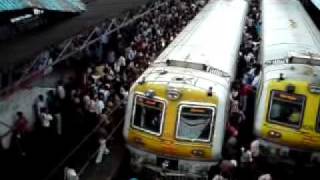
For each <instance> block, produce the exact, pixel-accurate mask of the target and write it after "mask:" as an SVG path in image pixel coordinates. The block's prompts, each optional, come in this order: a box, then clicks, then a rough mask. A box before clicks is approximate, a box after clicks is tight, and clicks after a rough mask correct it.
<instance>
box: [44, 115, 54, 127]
mask: <svg viewBox="0 0 320 180" xmlns="http://www.w3.org/2000/svg"><path fill="white" fill-rule="evenodd" d="M41 120H42V126H43V127H50V121H52V120H53V117H52V115H51V114H47V113H41Z"/></svg>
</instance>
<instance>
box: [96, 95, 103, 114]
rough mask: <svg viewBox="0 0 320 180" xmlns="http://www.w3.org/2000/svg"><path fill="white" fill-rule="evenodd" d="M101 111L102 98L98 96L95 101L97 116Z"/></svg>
mask: <svg viewBox="0 0 320 180" xmlns="http://www.w3.org/2000/svg"><path fill="white" fill-rule="evenodd" d="M103 109H104V102H103V97H101V96H100V97H98V99H97V100H96V111H97V114H101V113H102V110H103Z"/></svg>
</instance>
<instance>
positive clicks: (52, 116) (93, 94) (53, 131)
mask: <svg viewBox="0 0 320 180" xmlns="http://www.w3.org/2000/svg"><path fill="white" fill-rule="evenodd" d="M205 4H206V0H200V1H199V0H179V1H175V0H168V1H155V6H154V7H158V8H155V9H154V10H152V11H150V12H149V13H147V14H145V15H144V16H143V17H142V18H139V19H137V20H136V21H135V22H134V23H132V24H129V25H128V26H126V27H124V28H122V29H118V30H117V31H115V32H113V33H111V34H109V32H108V31H107V30H106V29H107V28H108V24H107V23H103V24H102V25H101V26H96V27H95V28H94V33H93V38H99V42H97V43H95V44H91V45H89V46H88V47H87V48H85V49H84V50H83V51H82V52H80V53H79V54H77V55H75V56H74V57H71V58H72V60H73V61H70V63H71V67H73V68H74V73H73V75H72V76H70V77H68V78H67V79H61V80H59V81H58V82H57V85H56V87H55V89H52V90H49V91H48V92H47V94H39V96H38V98H37V99H36V100H35V105H34V107H33V108H34V113H35V117H36V121H35V124H34V125H33V124H30V123H29V122H30V121H28V120H27V119H26V117H25V116H24V114H23V112H17V120H16V123H15V126H14V128H13V129H14V136H13V141H12V147H11V148H12V149H16V150H17V152H19V155H21V156H28V154H29V153H32V152H30V151H31V149H30V148H29V147H30V146H29V145H28V143H29V141H30V134H34V132H36V133H37V136H39V137H40V138H37V140H38V143H41V145H42V146H43V147H44V148H54V147H52V145H51V144H52V142H53V141H55V140H56V139H57V137H65V136H72V137H74V138H75V139H77V138H78V139H79V138H82V137H83V135H85V134H87V133H90V132H91V131H92V130H93V129H94V130H95V128H96V127H98V129H97V130H96V131H95V134H96V136H97V139H96V140H95V141H96V144H97V145H96V147H97V149H98V151H97V152H98V153H97V156H96V159H95V163H97V164H99V163H101V162H102V159H103V155H104V154H109V153H110V150H109V149H108V144H107V136H108V134H109V133H110V131H112V123H113V122H114V121H117V120H119V119H120V118H121V117H119V116H120V114H121V113H119V114H117V115H115V116H114V117H113V118H111V116H110V114H111V113H112V112H113V111H114V110H115V109H117V107H123V105H124V104H125V103H126V99H127V96H128V90H129V88H130V86H131V84H132V83H133V82H134V81H135V80H136V79H137V78H138V77H139V75H140V74H141V73H142V72H143V71H144V70H145V69H146V68H147V67H148V66H149V64H150V63H151V62H152V61H153V60H155V58H156V57H157V56H158V55H159V54H160V52H161V51H162V50H163V49H164V48H165V47H166V46H167V45H168V44H169V43H170V42H171V41H172V40H173V39H174V38H175V37H176V36H177V35H178V33H179V32H180V31H181V30H182V29H183V28H184V26H186V25H187V24H188V22H189V21H190V20H191V19H192V18H193V17H194V16H195V15H196V14H197V12H198V11H199V10H200V9H201V8H202V7H203V6H204V5H205ZM146 10H147V8H146V7H143V8H142V9H140V12H144V11H146ZM85 40H86V36H84V35H79V36H78V37H77V40H76V41H73V45H72V46H76V47H77V46H81V45H82V44H83V43H82V42H83V41H85ZM45 54H46V56H45V57H44V58H45V59H52V57H53V56H55V54H56V53H55V50H54V49H52V50H50V51H48V52H47V53H45ZM69 66H70V65H69ZM30 108H31V107H30ZM30 127H34V128H30ZM79 140H80V139H79Z"/></svg>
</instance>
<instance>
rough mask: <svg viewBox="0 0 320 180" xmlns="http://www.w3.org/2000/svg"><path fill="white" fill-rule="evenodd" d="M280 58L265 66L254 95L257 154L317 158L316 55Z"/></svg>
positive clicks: (319, 93) (319, 91)
mask: <svg viewBox="0 0 320 180" xmlns="http://www.w3.org/2000/svg"><path fill="white" fill-rule="evenodd" d="M283 61H286V63H284V64H278V65H270V66H267V65H265V70H264V72H265V73H264V79H263V80H264V82H263V85H262V86H261V89H260V92H259V94H258V102H259V103H258V106H257V112H256V122H255V123H256V124H255V131H256V134H257V135H258V136H259V137H260V138H261V141H260V148H261V153H262V154H263V155H268V156H274V157H278V158H279V160H281V161H282V160H286V161H291V160H298V159H297V158H299V159H300V160H301V158H303V160H304V162H312V161H319V160H320V159H319V157H320V153H319V152H320V117H319V107H320V84H319V83H320V77H318V75H319V73H320V68H319V63H320V57H319V59H310V57H308V56H295V57H291V58H289V59H287V60H285V59H284V60H283ZM278 63H279V62H278ZM311 64H313V65H311ZM316 64H318V65H316ZM273 160H276V159H273ZM319 162H320V161H319Z"/></svg>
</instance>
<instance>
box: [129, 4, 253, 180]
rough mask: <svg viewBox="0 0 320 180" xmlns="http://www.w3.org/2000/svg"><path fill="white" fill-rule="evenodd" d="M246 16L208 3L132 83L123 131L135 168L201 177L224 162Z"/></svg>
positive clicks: (236, 8)
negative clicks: (228, 114) (222, 151)
mask: <svg viewBox="0 0 320 180" xmlns="http://www.w3.org/2000/svg"><path fill="white" fill-rule="evenodd" d="M247 9H248V4H247V2H246V1H244V0H229V1H226V0H211V1H209V2H208V4H207V5H206V6H205V7H204V8H203V9H202V10H201V11H200V12H199V14H198V15H197V16H196V17H195V18H194V19H193V20H192V21H191V22H190V23H189V25H188V26H187V27H186V28H185V29H184V30H183V31H182V32H181V33H180V34H179V35H178V36H177V38H176V39H175V40H174V41H173V42H172V43H171V44H170V45H169V46H168V47H167V48H166V49H165V50H164V51H163V52H162V53H161V54H160V56H159V57H158V58H157V59H156V60H155V62H154V63H153V64H152V65H151V66H150V67H149V68H148V69H147V70H146V71H145V72H144V73H143V74H142V75H141V76H140V77H139V78H138V80H137V81H136V82H135V83H134V84H133V86H132V87H131V89H130V92H129V98H128V105H127V109H126V117H125V119H126V121H125V125H124V130H123V134H124V137H125V139H126V141H127V147H128V149H129V151H130V153H131V163H132V164H133V165H136V166H139V167H145V168H149V169H152V170H154V171H158V172H162V171H163V170H164V169H165V170H166V172H171V173H175V174H176V175H181V174H183V175H186V176H196V177H198V176H206V175H207V171H208V169H209V168H210V166H212V165H214V164H215V163H216V162H215V161H216V160H218V159H220V158H221V150H222V144H223V138H224V131H225V123H226V118H227V117H226V114H227V113H226V112H227V110H228V107H229V106H228V101H229V88H230V84H231V81H232V80H233V78H234V74H235V70H236V69H235V68H236V60H237V56H238V50H239V46H240V42H241V36H242V30H243V27H244V23H245V17H246V12H247ZM226 14H228V16H225V15H226Z"/></svg>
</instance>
